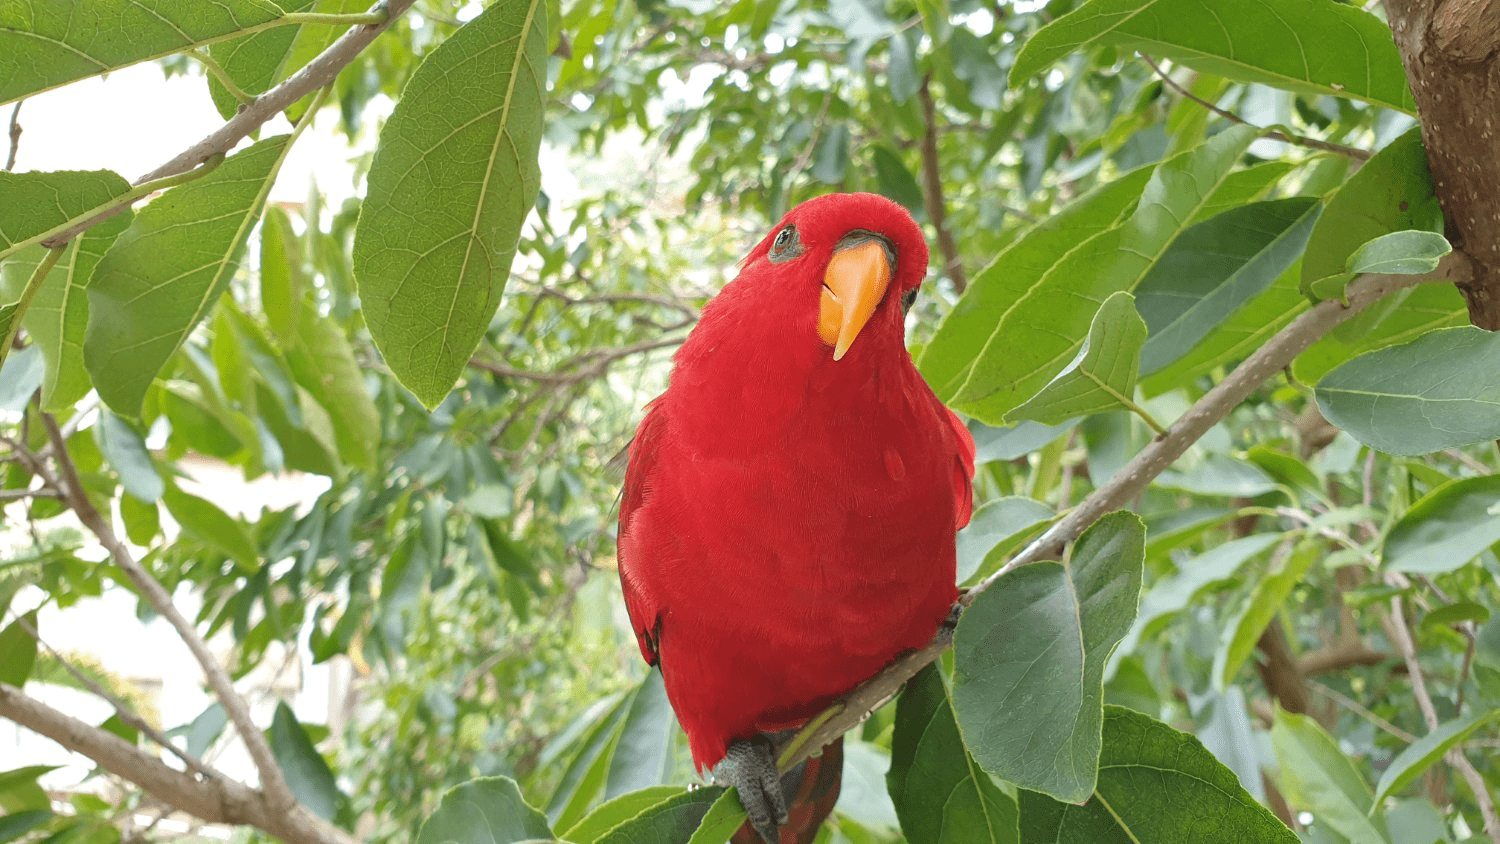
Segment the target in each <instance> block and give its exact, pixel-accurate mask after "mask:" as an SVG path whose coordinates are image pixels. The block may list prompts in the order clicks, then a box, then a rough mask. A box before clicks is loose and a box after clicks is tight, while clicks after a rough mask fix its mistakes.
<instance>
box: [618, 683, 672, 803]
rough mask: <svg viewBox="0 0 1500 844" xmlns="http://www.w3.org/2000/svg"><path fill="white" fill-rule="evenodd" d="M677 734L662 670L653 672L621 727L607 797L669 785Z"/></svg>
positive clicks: (641, 686) (635, 697) (643, 685)
mask: <svg viewBox="0 0 1500 844" xmlns="http://www.w3.org/2000/svg"><path fill="white" fill-rule="evenodd" d="M677 732H678V728H677V716H676V715H674V714H673V713H672V705H671V703H669V702H668V701H667V690H666V687H665V685H664V684H663V683H662V677H661V671H660V670H657V669H652V670H651V672H650V673H649V674H647V675H646V679H645V680H643V681H641V685H640V688H639V690H638V691H637V692H636V694H635V695H634V698H633V700H632V701H631V704H630V710H629V711H628V712H627V713H626V715H625V721H624V723H623V724H621V726H620V738H619V741H618V742H617V743H616V744H615V749H614V758H613V759H612V761H611V762H610V765H609V778H608V780H607V784H606V786H605V790H604V796H605V798H606V799H609V798H613V797H618V796H619V795H621V794H624V793H626V792H629V791H635V790H636V789H640V788H646V787H648V786H653V785H658V784H660V783H664V782H666V781H667V779H668V778H669V777H670V776H671V773H672V745H673V739H674V738H675V737H676V736H677Z"/></svg>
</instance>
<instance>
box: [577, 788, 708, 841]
mask: <svg viewBox="0 0 1500 844" xmlns="http://www.w3.org/2000/svg"><path fill="white" fill-rule="evenodd" d="M681 793H682V787H681V786H677V785H654V786H651V787H650V788H643V789H641V790H640V791H631V792H627V793H625V794H621V795H620V796H619V797H616V798H614V799H613V800H606V801H604V802H603V803H600V804H599V805H598V806H595V807H594V808H593V809H591V810H589V813H588V814H587V815H584V816H583V817H582V818H580V819H579V821H578V823H576V824H573V825H572V826H571V827H569V828H567V829H564V830H559V832H558V834H559V836H560V837H562V838H563V839H566V840H567V841H569V842H572V844H593V842H594V841H597V840H598V839H599V838H600V837H601V836H603V835H604V834H605V833H607V832H609V831H610V830H611V829H614V828H615V827H617V826H619V825H620V824H622V823H624V822H625V821H628V820H630V819H631V818H633V817H635V816H636V815H639V814H640V813H641V812H644V811H645V810H647V809H649V808H651V807H652V806H655V805H656V804H658V803H660V802H662V801H663V800H666V799H668V798H671V797H675V796H677V795H678V794H681Z"/></svg>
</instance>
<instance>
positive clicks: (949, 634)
mask: <svg viewBox="0 0 1500 844" xmlns="http://www.w3.org/2000/svg"><path fill="white" fill-rule="evenodd" d="M963 614H964V604H963V601H955V602H954V603H953V606H952V607H950V608H949V609H948V615H947V616H946V617H944V618H943V622H942V623H941V624H939V625H938V631H937V638H938V639H940V640H942V641H943V642H944V643H948V642H952V641H953V631H954V630H957V629H958V617H959V616H961V615H963Z"/></svg>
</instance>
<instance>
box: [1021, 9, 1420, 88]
mask: <svg viewBox="0 0 1500 844" xmlns="http://www.w3.org/2000/svg"><path fill="white" fill-rule="evenodd" d="M1095 42H1103V43H1109V44H1118V45H1120V46H1122V47H1127V48H1131V49H1136V50H1140V51H1141V52H1143V53H1150V54H1152V55H1160V56H1166V57H1168V58H1171V59H1174V60H1176V61H1179V62H1182V63H1183V64H1185V65H1188V66H1189V67H1193V68H1196V69H1198V70H1201V71H1204V72H1206V73H1213V74H1217V75H1219V76H1224V77H1227V78H1229V79H1237V80H1240V81H1242V82H1261V83H1264V84H1266V85H1271V86H1274V87H1277V88H1284V89H1288V90H1293V91H1300V92H1304V93H1311V94H1332V95H1334V96H1340V97H1351V98H1354V99H1360V100H1365V101H1367V102H1370V103H1374V104H1376V105H1383V106H1387V107H1389V108H1394V109H1397V110H1400V111H1406V112H1410V113H1413V114H1415V113H1416V110H1417V109H1416V102H1415V101H1414V100H1413V99H1412V95H1411V91H1410V90H1409V89H1408V88H1407V85H1406V73H1405V71H1404V70H1403V69H1402V66H1401V56H1400V54H1398V53H1397V51H1396V45H1395V43H1394V42H1393V41H1392V40H1391V33H1390V30H1389V29H1388V28H1387V27H1386V25H1385V23H1384V22H1383V21H1382V20H1381V19H1380V18H1377V17H1375V16H1374V15H1372V14H1370V13H1368V12H1365V11H1364V10H1362V9H1360V8H1358V7H1355V6H1347V5H1344V4H1342V3H1337V2H1334V0H1258V2H1255V3H1242V2H1239V0H1092V2H1089V3H1084V4H1083V5H1081V6H1079V7H1078V8H1077V9H1075V10H1073V11H1072V12H1071V13H1069V14H1066V15H1063V16H1062V17H1060V18H1058V19H1057V20H1054V21H1052V22H1051V23H1050V24H1048V25H1047V26H1046V27H1043V28H1042V30H1041V31H1040V32H1038V33H1037V34H1036V35H1033V36H1032V37H1031V40H1030V41H1028V42H1026V45H1025V46H1024V47H1023V48H1022V49H1021V53H1020V55H1018V56H1017V57H1016V63H1015V65H1014V66H1013V67H1012V68H1011V71H1010V81H1011V84H1012V85H1017V86H1019V85H1020V84H1022V83H1023V82H1025V80H1027V79H1029V78H1031V77H1034V76H1037V75H1038V74H1040V73H1041V72H1042V71H1044V70H1045V69H1046V68H1047V66H1048V65H1051V64H1052V63H1053V62H1055V61H1057V60H1058V59H1060V58H1062V57H1063V56H1065V55H1067V54H1068V53H1071V52H1073V51H1075V50H1078V49H1079V48H1081V47H1085V46H1088V45H1090V44H1093V43H1095Z"/></svg>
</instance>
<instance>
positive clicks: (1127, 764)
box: [1021, 706, 1298, 844]
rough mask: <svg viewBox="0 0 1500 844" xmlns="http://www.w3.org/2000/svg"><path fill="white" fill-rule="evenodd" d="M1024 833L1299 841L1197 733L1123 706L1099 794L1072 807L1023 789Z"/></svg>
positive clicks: (1271, 843) (1111, 733)
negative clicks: (1224, 764)
mask: <svg viewBox="0 0 1500 844" xmlns="http://www.w3.org/2000/svg"><path fill="white" fill-rule="evenodd" d="M1021 836H1022V838H1023V839H1024V840H1025V841H1026V844H1105V842H1109V844H1115V843H1116V842H1119V844H1136V843H1137V842H1141V843H1142V844H1144V842H1152V844H1156V842H1163V843H1164V842H1177V841H1182V842H1188V841H1192V842H1198V841H1203V842H1208V841H1216V842H1217V841H1224V842H1228V841H1233V842H1237V844H1296V842H1297V840H1298V839H1297V836H1296V834H1295V833H1293V832H1292V831H1291V830H1290V829H1287V828H1286V827H1285V826H1284V825H1282V823H1281V821H1279V820H1277V819H1276V816H1275V815H1272V814H1271V813H1270V812H1269V811H1268V810H1267V809H1266V808H1265V807H1264V806H1262V805H1260V804H1259V803H1257V802H1256V801H1255V798H1254V797H1251V796H1250V795H1249V794H1248V793H1247V792H1246V791H1245V789H1244V788H1243V787H1241V786H1240V783H1239V780H1237V779H1236V778H1235V775H1234V772H1233V771H1230V770H1229V769H1228V768H1226V767H1224V766H1223V765H1222V764H1220V763H1219V760H1217V759H1215V758H1214V755H1213V754H1212V753H1210V752H1208V750H1207V749H1205V748H1204V747H1203V745H1202V744H1201V743H1199V741H1198V740H1197V739H1196V738H1194V737H1193V736H1191V735H1189V734H1187V733H1182V732H1178V731H1177V730H1174V729H1172V728H1171V727H1168V726H1167V725H1166V724H1163V723H1161V722H1160V721H1157V720H1155V719H1153V718H1149V717H1147V716H1145V715H1142V714H1140V713H1138V712H1133V711H1131V710H1129V709H1125V708H1123V707H1119V706H1106V707H1105V708H1104V748H1103V751H1102V753H1101V754H1100V757H1099V785H1098V788H1097V789H1096V790H1095V791H1094V795H1093V798H1092V799H1090V800H1089V802H1088V803H1086V804H1084V805H1082V806H1070V805H1068V804H1066V803H1060V802H1058V801H1056V800H1052V799H1050V798H1047V797H1045V796H1043V795H1041V794H1036V793H1034V792H1030V791H1023V792H1021Z"/></svg>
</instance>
